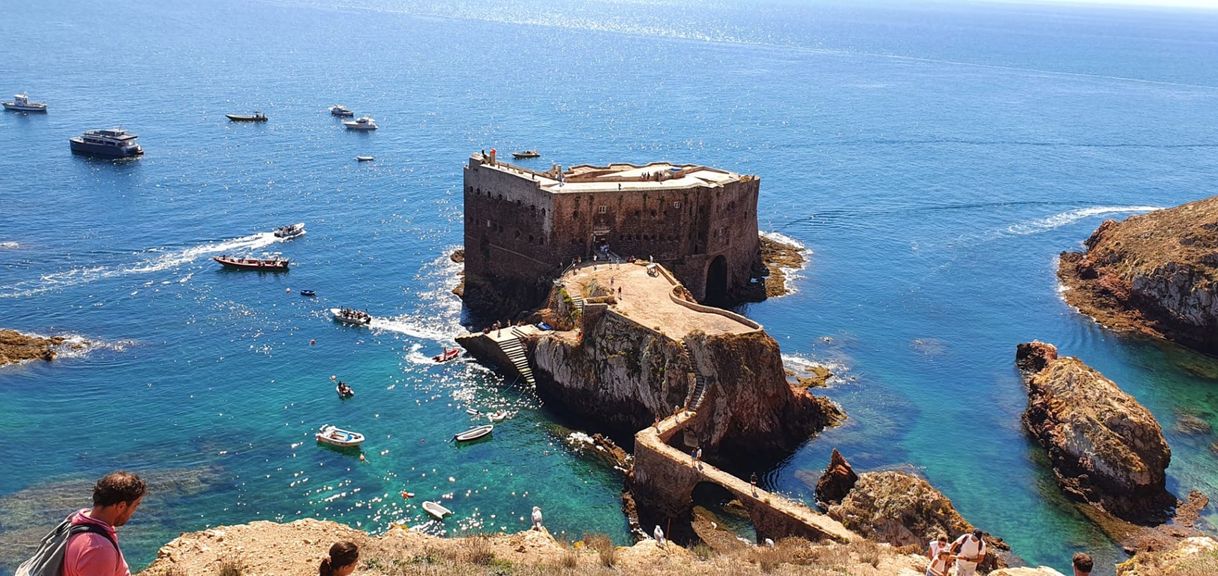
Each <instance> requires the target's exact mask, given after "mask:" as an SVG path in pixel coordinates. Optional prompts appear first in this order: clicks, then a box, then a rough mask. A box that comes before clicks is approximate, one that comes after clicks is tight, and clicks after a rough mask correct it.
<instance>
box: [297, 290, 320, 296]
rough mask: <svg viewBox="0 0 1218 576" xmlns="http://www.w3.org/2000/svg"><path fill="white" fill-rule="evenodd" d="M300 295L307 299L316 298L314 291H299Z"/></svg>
mask: <svg viewBox="0 0 1218 576" xmlns="http://www.w3.org/2000/svg"><path fill="white" fill-rule="evenodd" d="M300 295H301V296H308V297H309V298H312V297H314V296H317V293H316V292H314V291H312V290H301V291H300Z"/></svg>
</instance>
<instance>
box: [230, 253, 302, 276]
mask: <svg viewBox="0 0 1218 576" xmlns="http://www.w3.org/2000/svg"><path fill="white" fill-rule="evenodd" d="M264 256H265V257H264V258H251V257H249V256H212V260H215V261H216V262H219V263H220V264H223V265H224V267H226V268H236V269H238V270H261V271H263V272H286V271H287V269H288V259H287V258H283V257H281V256H279V255H277V254H264Z"/></svg>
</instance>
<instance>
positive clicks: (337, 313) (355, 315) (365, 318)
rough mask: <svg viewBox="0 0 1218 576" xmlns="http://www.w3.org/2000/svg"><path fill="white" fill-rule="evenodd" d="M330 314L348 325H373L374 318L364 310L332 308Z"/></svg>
mask: <svg viewBox="0 0 1218 576" xmlns="http://www.w3.org/2000/svg"><path fill="white" fill-rule="evenodd" d="M330 314H332V315H334V319H335V320H338V321H339V322H343V323H346V324H358V325H367V324H370V323H372V316H371V315H369V314H368V313H367V312H364V311H363V310H356V309H354V308H331V309H330Z"/></svg>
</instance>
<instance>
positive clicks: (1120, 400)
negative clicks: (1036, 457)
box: [1017, 344, 1175, 524]
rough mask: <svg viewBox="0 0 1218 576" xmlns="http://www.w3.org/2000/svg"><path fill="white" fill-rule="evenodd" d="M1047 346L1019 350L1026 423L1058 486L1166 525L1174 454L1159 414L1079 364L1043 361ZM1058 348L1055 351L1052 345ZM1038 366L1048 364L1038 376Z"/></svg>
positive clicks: (1122, 514)
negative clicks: (1034, 354) (1025, 390)
mask: <svg viewBox="0 0 1218 576" xmlns="http://www.w3.org/2000/svg"><path fill="white" fill-rule="evenodd" d="M1046 346H1048V345H1045V344H1040V345H1039V346H1036V347H1033V346H1030V345H1021V346H1020V347H1019V352H1018V354H1019V355H1020V358H1019V359H1017V363H1019V364H1020V365H1021V366H1026V367H1027V368H1026V369H1025V370H1024V372H1023V375H1024V381H1025V383H1026V384H1027V386H1028V408H1027V411H1025V412H1024V415H1023V422H1024V426H1025V427H1027V429H1028V431H1029V432H1030V433H1031V434H1032V436H1033V437H1034V438H1036V440H1037V441H1038V442H1040V444H1041V445H1042V446H1044V447H1045V448H1046V449H1047V450H1048V453H1049V460H1050V461H1051V462H1052V464H1053V473H1054V475H1055V476H1056V477H1057V483H1058V485H1059V486H1061V488H1062V490H1064V491H1065V492H1066V493H1067V494H1068V495H1070V496H1071V497H1074V498H1077V499H1079V500H1082V501H1084V502H1087V503H1089V504H1092V505H1095V506H1097V507H1100V508H1102V509H1103V510H1104V511H1106V512H1108V513H1109V514H1112V515H1114V516H1117V517H1118V518H1122V519H1125V520H1128V521H1131V522H1137V523H1143V524H1149V523H1156V524H1157V523H1161V522H1163V521H1164V520H1165V519H1166V518H1167V516H1168V513H1169V509H1170V508H1171V507H1172V506H1173V505H1174V504H1175V498H1173V497H1172V496H1171V495H1170V494H1168V492H1167V490H1166V488H1165V480H1166V469H1167V465H1168V463H1169V462H1170V461H1171V449H1170V448H1169V447H1168V446H1167V441H1166V440H1165V439H1164V438H1163V432H1162V430H1161V429H1160V427H1159V423H1158V422H1156V421H1155V418H1154V416H1153V415H1151V413H1150V411H1148V410H1147V409H1146V408H1145V407H1143V406H1142V405H1141V404H1138V402H1137V400H1135V399H1134V398H1133V397H1132V396H1130V395H1128V394H1126V393H1125V392H1124V391H1122V390H1121V389H1120V387H1118V386H1117V385H1116V383H1114V382H1113V381H1111V380H1109V379H1107V378H1105V377H1104V376H1103V375H1102V374H1100V373H1099V372H1097V371H1096V370H1094V369H1093V368H1091V367H1089V366H1087V365H1086V364H1084V363H1083V362H1081V361H1080V360H1078V359H1077V358H1070V357H1054V358H1052V359H1051V360H1048V361H1038V362H1031V363H1030V362H1027V361H1026V358H1027V354H1028V353H1031V352H1032V351H1034V350H1035V351H1038V352H1037V355H1038V356H1040V357H1042V358H1043V357H1051V356H1056V350H1053V352H1052V354H1049V355H1047V356H1046V355H1044V354H1043V353H1042V352H1040V351H1043V350H1044V349H1045V347H1046ZM1048 347H1049V348H1052V347H1051V346H1048ZM1036 366H1042V367H1041V368H1040V369H1039V370H1035V367H1036Z"/></svg>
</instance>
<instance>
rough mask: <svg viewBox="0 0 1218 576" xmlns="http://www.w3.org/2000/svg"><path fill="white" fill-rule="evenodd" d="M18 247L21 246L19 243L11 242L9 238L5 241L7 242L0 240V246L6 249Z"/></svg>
mask: <svg viewBox="0 0 1218 576" xmlns="http://www.w3.org/2000/svg"><path fill="white" fill-rule="evenodd" d="M20 247H21V245H20V244H18V243H16V242H13V241H11V240H10V241H7V242H0V248H4V249H6V250H16V249H17V248H20Z"/></svg>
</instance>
